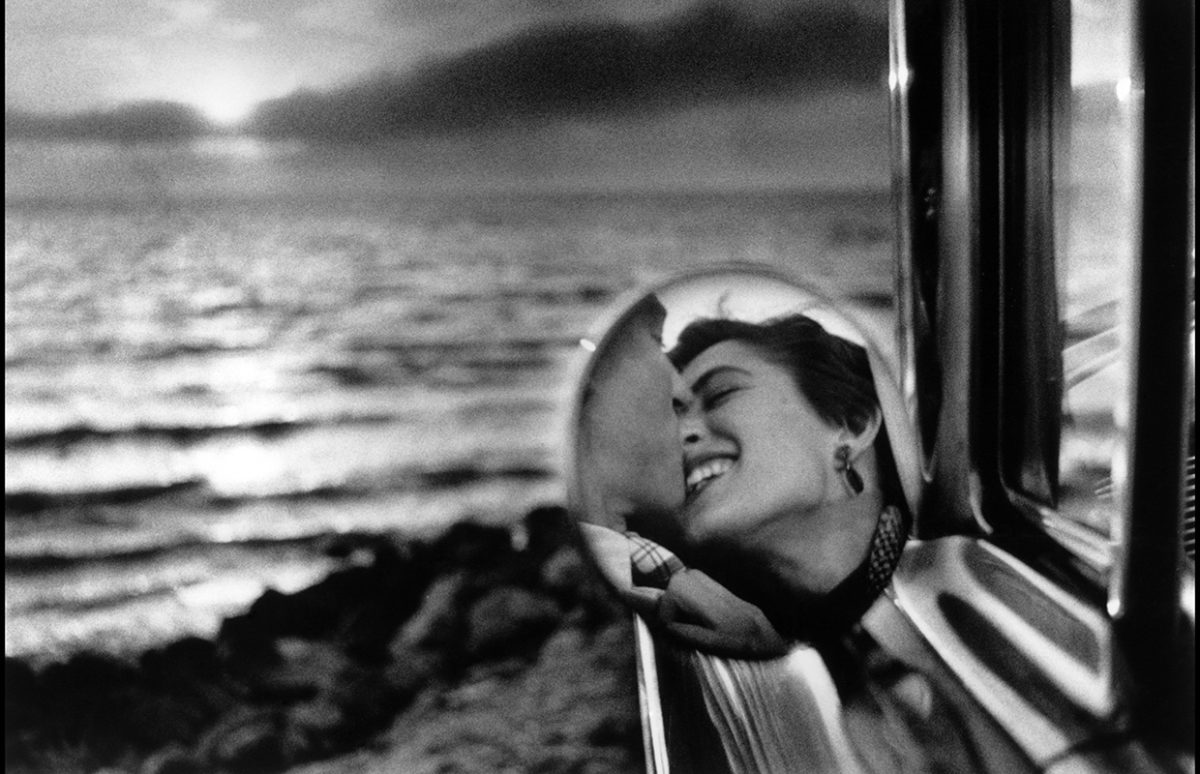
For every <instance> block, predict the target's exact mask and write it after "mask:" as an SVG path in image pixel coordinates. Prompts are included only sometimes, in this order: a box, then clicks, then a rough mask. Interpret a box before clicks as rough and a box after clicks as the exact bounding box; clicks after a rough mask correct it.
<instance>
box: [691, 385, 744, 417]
mask: <svg viewBox="0 0 1200 774" xmlns="http://www.w3.org/2000/svg"><path fill="white" fill-rule="evenodd" d="M741 390H742V386H741V385H737V384H730V385H719V386H718V385H714V386H713V387H711V388H709V389H707V390H705V391H704V392H703V393H701V395H700V404H701V405H702V406H703V407H704V410H705V411H712V410H713V409H716V408H720V407H721V406H722V405H724V404H725V403H727V402H728V401H729V399H730V398H732V397H733V396H734V395H736V394H737V393H739V392H741Z"/></svg>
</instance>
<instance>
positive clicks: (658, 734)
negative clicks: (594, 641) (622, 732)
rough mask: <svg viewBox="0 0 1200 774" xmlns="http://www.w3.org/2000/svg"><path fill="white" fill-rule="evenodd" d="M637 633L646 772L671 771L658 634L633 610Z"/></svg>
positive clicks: (638, 676) (663, 772) (635, 633)
mask: <svg viewBox="0 0 1200 774" xmlns="http://www.w3.org/2000/svg"><path fill="white" fill-rule="evenodd" d="M633 637H634V644H635V646H636V649H637V653H636V655H637V681H638V707H639V709H640V710H641V714H642V747H643V749H644V751H645V754H646V774H670V771H671V765H670V763H669V762H668V761H667V736H666V730H665V729H664V728H663V713H662V697H661V696H660V695H659V693H658V662H657V661H656V660H655V658H654V638H653V637H652V636H651V635H650V630H649V629H647V628H646V623H645V621H643V620H642V619H641V617H640V616H638V615H637V614H636V613H634V614H633Z"/></svg>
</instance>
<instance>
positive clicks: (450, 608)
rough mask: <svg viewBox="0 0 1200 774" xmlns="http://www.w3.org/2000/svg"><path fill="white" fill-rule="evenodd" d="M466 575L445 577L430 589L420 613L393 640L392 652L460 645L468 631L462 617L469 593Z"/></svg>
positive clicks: (453, 574) (459, 573) (455, 574)
mask: <svg viewBox="0 0 1200 774" xmlns="http://www.w3.org/2000/svg"><path fill="white" fill-rule="evenodd" d="M467 587H468V584H467V577H466V574H465V573H462V572H456V573H451V574H450V575H444V576H442V577H440V578H438V579H437V580H435V581H434V582H433V583H431V584H430V585H429V588H427V589H426V590H425V594H424V598H423V600H422V602H421V606H420V607H419V608H418V609H417V612H416V613H415V614H414V615H413V616H412V618H410V619H409V620H408V622H407V623H405V624H404V626H403V627H401V629H400V631H399V632H397V633H396V636H395V637H394V638H393V640H392V646H391V647H392V649H393V650H394V649H397V648H399V649H400V650H401V651H405V650H408V649H410V648H414V647H417V648H427V649H437V648H444V647H448V646H451V645H452V644H453V643H456V642H461V641H462V639H463V635H464V633H465V630H466V621H465V620H464V617H463V614H462V605H463V597H464V595H465V594H466V592H467Z"/></svg>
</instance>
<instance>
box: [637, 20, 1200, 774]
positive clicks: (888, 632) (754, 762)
mask: <svg viewBox="0 0 1200 774" xmlns="http://www.w3.org/2000/svg"><path fill="white" fill-rule="evenodd" d="M1193 13H1194V11H1193V7H1192V4H1190V3H1172V4H1167V3H1137V2H1133V0H1122V1H1121V2H1115V3H1096V2H1090V0H1050V1H1049V2H1043V3H1038V4H1021V5H1020V6H1019V7H1017V5H1016V4H1004V3H999V2H990V1H987V0H983V1H981V2H973V3H962V2H950V1H946V2H942V1H941V0H894V1H893V3H892V6H891V54H892V65H891V77H890V87H891V91H892V95H893V111H894V116H893V158H894V162H895V173H896V174H895V183H896V184H895V194H896V196H895V200H896V212H897V234H898V249H897V290H898V305H899V320H900V328H899V330H898V331H897V337H898V348H899V352H900V361H901V370H902V376H903V382H904V385H903V386H904V389H905V393H906V396H907V398H908V401H909V405H910V409H911V412H912V417H913V419H914V423H915V425H916V428H917V435H918V436H919V439H920V446H921V452H920V453H921V456H922V464H923V469H924V477H925V481H926V487H927V491H926V496H925V498H924V502H923V505H922V508H921V511H920V513H919V514H918V515H917V518H916V523H915V535H914V538H915V539H914V540H912V541H910V544H909V546H908V548H907V549H906V552H905V555H904V557H903V559H902V560H901V563H900V566H899V568H898V570H897V572H896V575H895V577H894V579H893V583H892V586H891V588H890V589H889V590H888V592H887V593H886V594H885V595H884V596H883V597H882V598H881V599H880V600H879V602H878V603H877V604H876V605H875V606H874V607H873V608H872V610H871V611H870V612H869V613H868V614H867V615H866V616H865V617H864V619H863V621H862V622H861V623H860V624H859V625H858V626H856V627H854V629H853V630H852V631H851V632H849V633H847V634H846V636H845V637H842V638H840V639H839V640H838V642H836V643H822V644H819V645H816V646H814V647H812V648H801V649H798V650H797V651H794V652H793V653H792V654H791V655H790V656H789V657H788V658H787V659H784V660H783V661H780V662H777V663H775V664H773V665H769V666H763V665H758V666H754V665H747V664H746V663H745V662H730V661H728V660H722V659H714V658H711V657H697V656H696V655H695V654H687V653H681V652H678V651H675V650H673V649H672V648H671V647H670V646H668V645H665V644H664V643H661V642H655V641H654V639H653V637H651V635H650V634H649V633H648V632H647V630H646V629H644V628H639V630H638V643H639V670H640V671H639V678H640V684H641V696H642V700H643V720H644V728H645V732H646V734H645V738H646V743H647V761H648V766H649V768H650V770H652V771H658V772H662V771H669V770H675V771H721V772H724V771H783V770H800V768H801V767H802V768H803V769H804V770H811V771H882V770H891V771H997V772H999V771H1004V772H1013V771H1039V772H1056V773H1057V772H1073V771H1131V770H1139V771H1140V770H1145V771H1194V768H1195V731H1194V726H1195V698H1194V689H1193V688H1192V685H1193V682H1194V665H1195V639H1194V629H1195V604H1194V598H1195V592H1194V576H1195V569H1194V568H1195V565H1194V526H1193V525H1194V443H1195V440H1194V439H1195V431H1194V425H1195V421H1194V416H1195V409H1194V370H1195V369H1194V362H1195V361H1194V324H1195V323H1194V320H1195V317H1194V297H1193V287H1194V261H1195V258H1194V256H1195V253H1194V239H1195V237H1194V214H1193V213H1194V171H1193V170H1194V147H1195V140H1194V137H1195V129H1194V126H1195V123H1194V114H1195V112H1194V97H1193V94H1192V91H1193V90H1192V86H1193V82H1194V59H1193V53H1192V52H1193V37H1192V29H1193V27H1192V17H1193ZM1189 347H1190V348H1191V349H1190V350H1189ZM764 670H765V672H764ZM764 684H766V685H771V686H773V690H772V691H771V692H769V695H767V694H764V692H763V691H761V690H759V689H758V687H761V686H762V685H764ZM756 686H757V687H756ZM764 695H765V696H766V698H764Z"/></svg>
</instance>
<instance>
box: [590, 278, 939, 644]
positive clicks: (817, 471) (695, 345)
mask: <svg viewBox="0 0 1200 774" xmlns="http://www.w3.org/2000/svg"><path fill="white" fill-rule="evenodd" d="M610 319H611V322H610V323H609V324H608V325H606V326H604V328H603V329H602V330H601V331H600V332H599V334H598V335H597V336H595V337H594V338H591V339H586V340H584V342H582V343H583V346H584V347H585V349H588V350H589V351H590V352H589V355H588V360H587V362H586V364H585V366H584V369H583V374H582V378H581V383H580V384H579V386H578V389H577V391H576V395H575V402H574V406H573V410H574V414H573V418H572V419H573V421H572V425H571V431H572V432H573V438H571V439H570V443H569V446H568V448H570V449H571V450H572V451H573V454H574V458H573V459H572V460H571V462H570V465H569V466H568V471H569V474H570V477H571V482H570V483H571V493H570V506H571V512H572V514H573V516H574V518H575V520H576V523H577V524H578V526H579V534H580V536H581V539H582V542H583V545H584V550H585V554H586V555H588V556H589V557H590V558H591V560H592V561H593V563H594V564H595V565H596V567H597V568H598V569H599V570H600V572H601V573H602V575H603V576H604V577H605V579H606V580H607V581H608V583H609V584H610V585H611V586H613V587H614V588H615V590H616V592H617V593H618V594H619V595H620V596H621V598H622V599H623V600H625V601H626V602H627V603H628V604H629V605H631V606H632V607H633V609H634V610H636V611H637V612H638V613H639V614H640V615H642V616H643V618H645V619H646V621H647V623H648V624H649V625H650V626H651V628H652V629H654V630H656V631H658V632H659V633H661V634H663V635H664V636H666V637H668V638H671V639H673V640H675V641H676V642H677V643H680V644H684V645H687V646H691V647H695V648H698V649H700V650H704V651H707V652H713V653H718V654H723V655H732V656H738V657H755V656H758V657H766V656H773V655H778V654H780V653H782V652H785V651H786V649H787V648H788V647H789V646H790V645H791V644H792V643H794V642H796V641H810V640H813V639H820V638H822V637H824V636H827V635H831V634H836V633H837V632H838V631H840V630H841V629H843V628H845V627H847V626H849V625H850V624H852V623H853V622H855V621H856V620H858V618H860V617H861V615H862V614H863V613H864V612H865V611H866V609H867V608H868V607H869V606H870V605H871V603H872V602H873V601H874V600H875V598H876V597H877V596H878V595H879V593H880V592H881V591H882V590H883V589H884V588H885V587H886V585H887V583H888V582H889V580H890V577H891V573H892V571H893V569H894V567H895V565H896V562H897V561H898V559H899V555H900V551H901V548H902V547H903V545H904V542H905V540H906V538H907V535H908V529H909V525H910V524H911V522H912V515H913V514H914V513H915V512H916V509H917V507H918V505H919V498H920V490H921V474H920V463H919V458H918V451H917V445H916V439H915V435H914V432H913V429H912V426H911V424H910V421H909V416H908V413H907V411H906V410H905V406H904V402H903V399H902V397H901V394H900V390H899V388H898V386H897V384H896V381H895V379H894V378H893V377H892V374H891V372H890V369H888V368H887V366H886V364H885V362H884V359H883V358H882V357H881V355H880V353H879V351H878V350H877V348H876V347H875V345H874V344H873V343H872V342H871V340H870V337H869V336H867V335H866V334H865V333H864V332H863V330H862V328H861V327H860V326H859V325H858V324H857V323H855V322H854V321H853V320H852V319H851V318H850V316H849V315H848V314H847V313H846V311H845V307H844V306H843V305H840V304H838V303H836V302H834V301H832V300H831V299H829V298H828V297H826V296H824V295H823V294H821V293H820V292H818V291H815V290H813V289H812V288H810V287H807V286H806V285H804V284H802V283H800V282H798V281H795V280H793V279H791V278H789V277H787V276H785V275H782V274H779V273H776V272H773V271H770V270H767V269H764V268H758V267H746V266H738V267H724V268H719V269H710V270H705V271H701V272H698V273H696V272H693V273H691V274H688V275H685V276H682V277H679V278H676V279H673V280H670V281H668V282H665V283H662V284H660V285H658V286H656V287H653V288H650V289H648V290H645V291H643V292H640V293H638V294H635V295H633V296H630V297H628V298H627V299H626V300H625V301H624V302H623V303H620V304H619V306H618V308H617V309H616V310H615V311H614V313H613V315H612V316H611V318H610Z"/></svg>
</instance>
